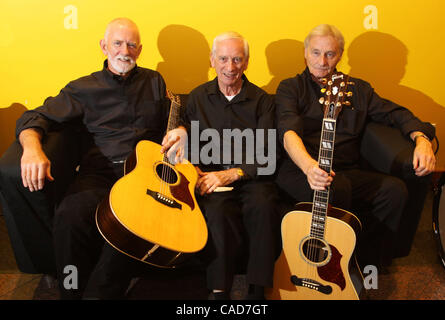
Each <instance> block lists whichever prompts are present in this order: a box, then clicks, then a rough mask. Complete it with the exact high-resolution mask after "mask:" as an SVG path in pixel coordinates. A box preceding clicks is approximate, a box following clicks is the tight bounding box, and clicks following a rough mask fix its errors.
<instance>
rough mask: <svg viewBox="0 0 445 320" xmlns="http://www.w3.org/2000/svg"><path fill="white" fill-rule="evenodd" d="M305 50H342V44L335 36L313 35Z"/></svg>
mask: <svg viewBox="0 0 445 320" xmlns="http://www.w3.org/2000/svg"><path fill="white" fill-rule="evenodd" d="M305 50H319V51H323V52H327V51H334V52H338V53H339V52H340V51H341V50H340V45H339V43H338V41H337V40H336V39H335V38H334V37H333V36H330V35H328V36H313V37H311V39H310V40H309V45H308V47H307V48H306V49H305Z"/></svg>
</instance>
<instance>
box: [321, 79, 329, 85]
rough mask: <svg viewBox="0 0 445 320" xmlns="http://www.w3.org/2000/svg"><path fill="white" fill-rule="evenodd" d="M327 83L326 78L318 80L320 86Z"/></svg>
mask: <svg viewBox="0 0 445 320" xmlns="http://www.w3.org/2000/svg"><path fill="white" fill-rule="evenodd" d="M327 81H328V80H327V79H326V78H322V79H321V80H320V82H321V83H322V84H326V82H327Z"/></svg>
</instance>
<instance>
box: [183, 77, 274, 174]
mask: <svg viewBox="0 0 445 320" xmlns="http://www.w3.org/2000/svg"><path fill="white" fill-rule="evenodd" d="M274 113H275V106H274V103H273V99H272V98H271V97H270V96H269V95H268V94H267V93H266V92H265V91H264V90H262V89H261V88H259V87H257V86H256V85H254V84H252V83H251V82H249V81H248V80H247V78H246V77H245V76H244V75H243V86H242V88H241V91H240V93H238V94H237V95H236V96H235V97H234V98H233V99H232V100H231V101H229V100H228V99H227V98H226V97H225V96H224V95H223V94H222V93H221V91H220V90H219V87H218V78H215V79H214V80H212V81H209V82H207V83H204V84H202V85H200V86H199V87H197V88H196V89H194V90H193V91H192V92H191V93H190V95H189V97H188V99H187V107H186V109H185V119H184V122H185V123H186V124H187V125H188V126H189V125H190V123H191V121H199V135H200V138H202V137H201V133H202V131H203V130H205V129H208V128H212V129H215V130H216V131H217V132H218V136H219V138H220V139H219V140H218V141H213V139H212V138H209V141H201V143H200V146H199V148H196V147H197V146H191V145H190V143H189V150H190V151H191V153H193V154H192V155H191V157H192V160H193V157H197V154H196V151H197V150H202V148H203V147H204V146H208V144H212V143H213V146H215V145H219V147H220V153H219V156H220V157H219V158H217V157H215V161H212V164H209V165H204V164H203V163H202V161H200V167H201V168H202V169H203V171H211V170H223V169H226V168H228V167H240V168H241V169H242V170H243V171H244V172H245V173H246V174H247V175H248V176H249V177H251V178H253V177H256V176H257V168H258V167H259V166H260V164H259V163H258V161H257V160H258V159H257V158H256V157H255V156H256V155H255V153H256V152H259V153H261V154H263V155H267V154H268V153H267V152H268V151H267V141H268V137H267V133H268V130H267V129H273V128H274V117H275V114H274ZM189 129H190V128H189ZM224 129H230V130H233V129H239V130H240V131H243V130H245V129H253V130H252V132H253V134H254V137H255V143H256V141H257V139H256V137H257V135H256V133H257V132H256V131H255V129H265V130H264V134H265V136H263V137H264V142H265V147H264V149H262V148H259V149H261V150H259V149H257V150H255V149H254V150H249V151H248V150H246V143H245V140H243V145H242V149H241V150H234V148H233V147H234V141H233V139H232V141H224V139H223V138H224ZM188 131H189V138H190V140H191V143H192V144H193V143H196V138H197V137H193V136H191V134H190V133H191V132H190V130H188ZM262 133H263V132H258V134H262ZM202 139H204V138H202ZM274 142H275V141H274ZM215 143H216V144H215ZM224 145H226V146H227V145H230V146H231V147H232V148H231V157H230V163H224V161H223V160H224V159H223V156H224ZM226 150H227V149H226ZM251 152H254V154H251ZM271 152H275V150H271ZM237 155H238V156H241V159H242V163H241V164H240V163H237V161H236V156H237ZM226 156H227V154H226ZM252 157H255V159H253V162H254V163H249V162H251V161H246V159H248V158H250V159H251V160H252ZM199 160H202V159H199ZM192 162H193V161H192ZM262 165H263V167H264V166H265V165H264V164H262Z"/></svg>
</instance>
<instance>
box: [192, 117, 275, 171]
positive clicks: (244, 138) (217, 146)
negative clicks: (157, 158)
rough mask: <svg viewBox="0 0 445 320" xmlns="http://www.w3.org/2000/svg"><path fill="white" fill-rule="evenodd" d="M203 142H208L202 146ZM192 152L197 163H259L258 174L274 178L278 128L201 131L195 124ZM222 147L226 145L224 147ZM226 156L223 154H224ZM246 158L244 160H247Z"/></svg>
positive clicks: (193, 125)
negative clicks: (220, 131)
mask: <svg viewBox="0 0 445 320" xmlns="http://www.w3.org/2000/svg"><path fill="white" fill-rule="evenodd" d="M266 139H267V141H265V140H266ZM201 142H207V143H206V144H204V145H202V146H201ZM190 144H191V146H190V151H191V159H189V161H190V162H191V163H193V164H199V163H201V164H204V165H209V164H220V165H239V164H255V163H256V164H258V165H259V166H258V167H257V174H258V175H272V174H273V173H274V172H275V168H276V130H275V129H249V128H247V129H244V130H242V131H241V130H240V129H223V130H222V136H221V134H220V133H219V132H218V130H216V129H213V128H207V129H204V130H202V131H200V129H199V121H192V122H191V133H190ZM221 144H222V145H221ZM221 153H222V154H221ZM186 154H187V152H186ZM243 156H244V159H243Z"/></svg>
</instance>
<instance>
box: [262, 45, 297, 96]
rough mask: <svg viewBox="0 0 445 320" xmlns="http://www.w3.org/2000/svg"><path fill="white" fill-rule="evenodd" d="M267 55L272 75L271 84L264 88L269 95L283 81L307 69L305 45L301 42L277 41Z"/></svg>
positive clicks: (268, 47) (267, 51)
mask: <svg viewBox="0 0 445 320" xmlns="http://www.w3.org/2000/svg"><path fill="white" fill-rule="evenodd" d="M265 53H266V59H267V66H268V68H269V73H270V74H271V75H272V79H271V80H270V81H269V83H268V84H267V85H265V86H263V87H262V88H263V90H264V91H266V92H267V93H271V94H274V93H275V92H276V90H277V87H278V85H279V84H280V82H281V80H284V79H287V78H291V77H295V76H296V75H297V73H301V72H303V70H304V68H305V67H306V63H305V61H304V45H303V42H301V41H297V40H292V39H282V40H277V41H274V42H271V43H270V44H269V45H268V46H267V47H266V52H265ZM254 82H255V81H254Z"/></svg>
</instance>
